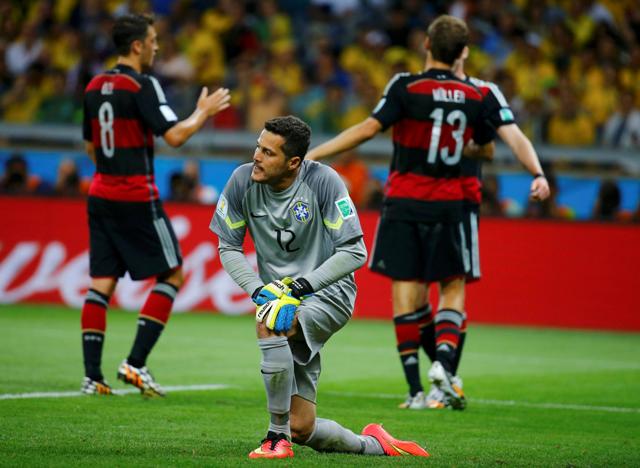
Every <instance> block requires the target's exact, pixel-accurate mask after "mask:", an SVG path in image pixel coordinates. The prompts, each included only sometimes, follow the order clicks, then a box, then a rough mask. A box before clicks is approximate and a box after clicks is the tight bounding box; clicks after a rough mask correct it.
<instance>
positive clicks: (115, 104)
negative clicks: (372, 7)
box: [83, 65, 178, 202]
mask: <svg viewBox="0 0 640 468" xmlns="http://www.w3.org/2000/svg"><path fill="white" fill-rule="evenodd" d="M177 122H178V117H177V116H176V114H175V113H174V112H173V110H172V109H171V108H170V107H169V105H168V104H167V99H166V97H165V95H164V92H163V91H162V87H161V86H160V83H159V82H158V80H157V79H155V78H154V77H152V76H149V75H145V74H140V73H137V72H136V71H135V70H134V69H133V68H131V67H128V66H126V65H118V66H117V67H115V68H113V69H111V70H109V71H107V72H105V73H103V74H101V75H97V76H95V77H94V78H93V79H92V80H91V81H90V82H89V84H88V85H87V87H86V89H85V96H84V121H83V136H84V139H85V141H88V142H90V143H92V144H93V147H94V149H95V154H96V174H95V176H94V178H93V181H92V183H91V187H90V189H89V195H90V196H92V197H97V198H102V199H106V200H112V201H122V202H150V201H154V200H157V199H158V188H157V187H156V184H155V178H154V171H153V135H163V134H164V133H165V132H166V131H167V130H169V129H170V128H171V127H172V126H174V125H175V124H176V123H177Z"/></svg>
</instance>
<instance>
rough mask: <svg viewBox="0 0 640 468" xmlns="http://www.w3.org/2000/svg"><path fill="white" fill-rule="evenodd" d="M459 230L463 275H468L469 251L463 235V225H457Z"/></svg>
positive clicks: (465, 237)
mask: <svg viewBox="0 0 640 468" xmlns="http://www.w3.org/2000/svg"><path fill="white" fill-rule="evenodd" d="M458 227H459V228H460V247H462V262H463V263H464V271H465V273H469V270H471V265H469V249H467V236H465V235H464V223H458Z"/></svg>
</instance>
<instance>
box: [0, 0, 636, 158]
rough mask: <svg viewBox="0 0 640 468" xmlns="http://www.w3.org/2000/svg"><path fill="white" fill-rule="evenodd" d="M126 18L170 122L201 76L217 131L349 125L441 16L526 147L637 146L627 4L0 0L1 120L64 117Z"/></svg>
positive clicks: (416, 62) (420, 61) (603, 0)
mask: <svg viewBox="0 0 640 468" xmlns="http://www.w3.org/2000/svg"><path fill="white" fill-rule="evenodd" d="M126 12H154V14H155V16H156V19H157V22H156V28H157V30H158V33H159V42H160V47H161V48H160V52H159V56H158V57H157V58H156V64H155V70H154V72H155V73H156V75H157V76H158V77H159V79H161V82H162V84H163V85H164V87H165V90H166V91H167V94H168V95H169V100H170V102H171V103H172V105H173V106H174V108H175V110H176V113H177V114H178V115H179V116H185V115H186V114H187V112H189V110H190V109H191V108H192V106H193V102H194V101H195V100H196V93H197V91H198V88H199V87H200V86H202V85H206V86H209V87H216V86H218V85H224V86H226V87H229V88H230V89H231V90H232V94H233V106H232V107H231V108H230V109H229V110H228V111H226V112H223V113H222V114H221V115H219V116H217V117H216V119H215V121H214V126H215V127H216V128H225V129H247V130H260V129H261V128H262V125H263V122H264V121H265V120H266V119H267V118H269V117H271V116H274V115H282V114H285V113H288V112H291V113H294V114H296V115H298V116H300V117H302V118H304V119H305V120H306V121H307V122H309V123H310V125H311V126H312V128H313V129H314V131H316V132H320V133H335V132H338V131H340V130H342V129H344V128H346V127H348V126H350V125H352V124H354V123H356V122H359V121H360V120H362V119H363V118H365V117H366V116H368V115H369V113H370V111H371V109H372V108H373V107H374V106H375V104H376V102H377V100H378V99H379V97H380V95H381V93H382V90H383V88H384V85H385V84H386V82H387V81H388V80H389V78H390V77H391V76H392V75H393V74H394V73H396V72H398V71H406V70H409V71H412V72H417V71H419V70H421V69H422V67H423V65H424V52H423V47H422V46H423V41H424V36H425V26H426V25H427V24H428V23H429V21H430V20H431V19H432V18H434V17H435V16H437V15H438V14H441V13H450V14H454V15H457V16H460V17H463V18H465V19H466V20H467V21H468V23H469V25H470V28H471V33H472V43H473V45H472V50H471V55H470V59H469V61H468V63H467V72H468V73H469V74H471V75H474V76H477V77H480V78H484V79H488V80H491V81H495V82H497V83H498V84H499V85H500V87H501V88H502V90H503V91H504V93H505V95H506V96H507V98H508V99H509V101H510V102H511V105H512V107H513V109H514V111H515V114H516V116H517V118H518V123H519V125H520V126H521V127H522V128H523V130H524V131H525V133H526V134H527V135H528V136H529V137H530V138H531V139H532V140H533V141H534V142H538V143H539V142H546V143H550V144H555V145H574V146H589V145H599V144H601V145H606V146H611V147H620V148H630V147H640V8H638V3H637V1H635V0H619V1H618V0H615V1H614V0H600V1H595V0H564V1H563V0H555V1H554V0H479V1H464V0H457V1H450V0H436V1H430V2H425V1H419V0H401V1H394V0H360V1H359V0H253V1H251V0H244V1H243V0H218V1H213V0H209V1H207V0H175V1H171V0H149V1H147V0H125V1H122V0H106V1H99V0H57V1H53V0H37V1H27V2H14V1H10V0H0V115H1V118H2V120H4V121H6V122H20V123H28V122H55V123H65V122H67V123H78V122H79V121H80V119H81V98H82V93H83V89H84V86H85V85H86V83H87V82H88V80H89V78H90V77H91V76H93V75H94V74H96V73H99V72H100V71H101V70H103V69H104V68H105V67H109V66H111V65H113V63H114V59H115V54H114V49H113V46H112V44H111V42H110V26H111V23H112V19H113V17H114V16H117V15H120V14H123V13H126Z"/></svg>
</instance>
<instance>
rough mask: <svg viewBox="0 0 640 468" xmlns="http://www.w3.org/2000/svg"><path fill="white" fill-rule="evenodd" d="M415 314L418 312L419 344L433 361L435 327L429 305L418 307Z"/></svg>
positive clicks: (434, 355) (434, 353) (434, 356)
mask: <svg viewBox="0 0 640 468" xmlns="http://www.w3.org/2000/svg"><path fill="white" fill-rule="evenodd" d="M416 314H418V326H419V327H420V345H421V346H422V349H423V350H424V352H425V353H426V354H427V356H429V359H430V360H431V362H433V361H435V360H436V327H435V323H434V321H433V312H432V310H431V305H430V304H426V305H425V306H424V307H422V308H420V309H418V310H417V311H416Z"/></svg>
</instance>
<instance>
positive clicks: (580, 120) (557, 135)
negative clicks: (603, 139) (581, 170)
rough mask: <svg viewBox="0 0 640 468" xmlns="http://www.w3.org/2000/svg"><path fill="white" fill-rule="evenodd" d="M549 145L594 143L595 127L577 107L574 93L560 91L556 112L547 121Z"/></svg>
mask: <svg viewBox="0 0 640 468" xmlns="http://www.w3.org/2000/svg"><path fill="white" fill-rule="evenodd" d="M548 139H549V143H551V144H552V145H566V146H589V145H593V144H594V143H595V141H596V126H595V123H594V122H593V120H592V119H591V117H590V116H589V115H588V114H587V113H585V112H584V111H583V110H582V109H581V108H580V107H579V105H578V99H577V97H576V95H575V93H574V91H573V90H572V89H571V88H569V87H563V88H561V90H560V99H559V103H558V110H557V111H556V112H555V113H554V115H553V116H552V117H551V119H550V120H549V129H548Z"/></svg>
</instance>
